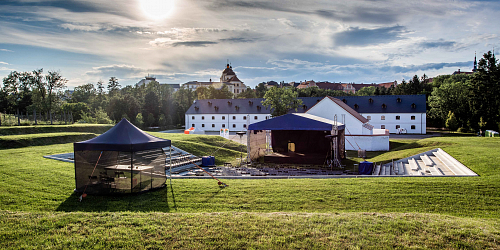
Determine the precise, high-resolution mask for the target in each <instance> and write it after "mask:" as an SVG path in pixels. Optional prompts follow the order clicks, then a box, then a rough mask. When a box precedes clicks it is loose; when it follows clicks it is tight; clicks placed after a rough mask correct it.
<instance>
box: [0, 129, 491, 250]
mask: <svg viewBox="0 0 500 250" xmlns="http://www.w3.org/2000/svg"><path fill="white" fill-rule="evenodd" d="M152 134H154V135H155V136H159V137H163V138H168V139H171V140H172V143H173V145H175V146H179V147H180V148H183V149H185V150H188V151H190V152H193V153H195V154H198V155H208V154H210V153H212V152H214V151H215V150H217V148H219V146H220V145H221V144H223V143H226V141H225V139H223V138H220V137H217V136H199V135H181V134H161V133H152ZM55 135H56V134H54V136H55ZM33 136H35V135H33ZM33 136H32V137H33ZM36 136H41V137H43V136H47V135H36ZM36 136H35V137H36ZM55 137H57V136H55ZM228 145H229V149H221V150H219V151H217V153H215V157H216V159H218V160H219V162H224V161H229V160H231V159H234V158H236V157H239V152H238V151H237V150H238V149H239V146H238V144H235V143H231V142H229V143H228ZM391 146H392V147H393V149H392V150H391V151H390V152H376V153H371V154H370V157H372V159H371V160H374V161H377V162H381V161H390V160H391V159H399V158H403V157H406V156H409V155H413V154H416V153H419V152H423V151H427V150H429V149H432V148H435V147H441V148H443V149H444V150H445V151H447V152H448V153H450V154H451V155H452V156H454V157H455V158H456V159H458V160H459V161H461V162H462V163H464V164H465V165H466V166H468V167H470V168H471V169H472V170H473V171H475V172H476V173H478V174H479V175H480V176H479V177H460V178H458V177H456V178H454V177H442V178H415V177H403V178H357V179H356V178H349V179H290V180H225V182H226V183H227V184H229V187H227V188H219V187H218V185H217V184H216V182H215V181H213V180H208V179H204V180H195V179H185V180H179V179H174V180H172V185H171V186H170V185H169V186H168V188H166V189H162V190H158V191H155V192H149V193H145V194H141V195H130V196H118V197H109V196H90V195H89V196H88V197H87V198H86V199H84V201H83V202H78V196H77V195H75V194H74V193H73V189H74V166H73V164H70V163H64V162H58V161H54V160H49V159H44V158H42V156H43V155H48V154H56V153H66V152H71V151H72V144H71V143H66V144H53V145H47V146H30V147H23V148H11V149H3V150H0V159H1V160H0V178H1V180H2V184H1V185H0V211H1V212H0V246H1V247H2V248H98V249H99V248H105V249H108V248H133V249H146V248H170V247H179V248H190V249H199V248H223V249H241V248H267V249H268V248H286V249H289V248H354V249H356V248H368V249H379V248H439V249H443V248H448V249H454V248H456V249H460V248H467V249H485V248H489V249H497V248H500V243H499V242H500V220H498V218H499V216H500V164H499V163H498V162H497V159H500V151H499V150H495V149H498V148H500V138H478V137H467V136H459V137H452V136H448V137H435V138H428V139H424V140H392V141H391ZM349 155H351V153H349ZM351 160H353V161H356V160H358V159H356V158H351ZM167 183H170V182H169V181H167ZM33 246H36V247H33Z"/></svg>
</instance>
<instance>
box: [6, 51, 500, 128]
mask: <svg viewBox="0 0 500 250" xmlns="http://www.w3.org/2000/svg"><path fill="white" fill-rule="evenodd" d="M499 67H500V65H499V64H498V62H497V60H496V58H495V55H494V54H492V53H491V52H488V53H485V54H484V55H483V58H481V59H480V60H479V63H478V69H477V71H476V72H475V73H474V74H471V75H468V74H457V75H443V76H438V77H435V78H434V79H432V81H430V79H429V78H428V77H427V76H426V75H425V74H424V75H423V76H422V77H419V76H417V75H415V76H414V77H413V78H412V79H410V80H409V81H408V82H406V81H405V80H403V81H402V82H401V83H400V84H397V85H396V86H391V87H390V88H385V87H376V86H369V87H364V88H362V89H360V90H359V91H357V92H356V93H354V94H353V93H345V92H343V91H340V90H328V89H320V88H318V87H308V88H303V89H297V88H295V87H285V88H279V87H272V88H267V87H266V86H265V85H264V83H259V84H258V85H257V86H256V87H255V89H252V88H250V87H248V88H247V89H246V91H244V92H242V93H240V94H239V95H238V96H237V98H265V99H266V100H265V101H264V104H265V105H270V106H272V108H273V110H275V111H276V113H275V114H274V113H273V115H279V114H281V113H283V112H286V111H287V110H289V109H292V108H295V107H298V106H300V105H301V103H300V102H299V101H297V98H298V97H323V96H346V95H358V96H367V95H414V94H425V95H426V96H427V117H428V119H427V123H428V125H427V126H428V127H445V126H446V127H448V128H449V129H451V130H457V129H458V130H461V131H479V130H485V129H493V130H498V129H499V126H500V124H499V122H500V71H499ZM66 83H67V80H66V79H65V78H64V77H62V76H61V74H60V73H59V72H56V71H48V72H47V74H43V70H42V69H39V70H34V71H31V72H16V71H13V72H11V73H10V74H9V75H8V76H7V77H5V78H4V79H3V87H2V89H1V91H0V105H1V106H0V112H4V113H10V114H14V113H15V114H16V115H17V117H19V115H20V114H21V116H22V114H23V113H24V114H28V113H31V116H32V117H34V118H35V117H40V118H43V119H45V120H49V121H50V122H51V123H52V118H53V116H54V114H56V113H57V114H60V116H61V117H63V115H64V117H66V116H67V115H68V116H70V117H71V118H72V120H74V121H79V122H88V123H113V122H118V121H119V120H121V119H122V118H127V119H128V120H129V121H131V122H132V123H134V124H135V125H137V126H140V127H179V126H181V125H182V124H184V114H185V112H186V111H187V109H188V108H189V107H190V106H191V104H192V103H193V101H194V100H196V99H229V98H234V97H235V96H234V95H233V93H231V91H229V89H228V87H227V85H223V86H222V87H221V88H220V89H215V88H214V87H212V86H210V87H198V88H197V89H196V90H194V91H193V90H191V89H188V88H185V87H184V86H182V87H181V88H180V89H179V90H177V91H174V89H172V88H171V87H170V86H169V85H168V84H160V83H158V82H156V81H151V82H149V83H147V84H136V85H128V86H125V87H123V88H122V87H121V85H120V83H119V81H118V79H117V78H116V77H110V79H109V80H108V83H107V84H105V83H104V82H103V81H98V82H97V83H96V84H95V85H94V84H92V83H88V84H85V85H81V86H78V87H75V89H74V91H73V93H71V94H70V91H68V90H65V88H66ZM274 106H275V107H274ZM0 122H1V120H0ZM18 124H20V120H19V118H18Z"/></svg>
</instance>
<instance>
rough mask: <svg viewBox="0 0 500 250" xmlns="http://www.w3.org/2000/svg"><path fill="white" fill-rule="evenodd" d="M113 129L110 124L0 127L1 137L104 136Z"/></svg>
mask: <svg viewBox="0 0 500 250" xmlns="http://www.w3.org/2000/svg"><path fill="white" fill-rule="evenodd" d="M111 127H113V125H109V124H72V125H36V126H0V135H23V134H38V133H60V132H87V133H95V134H102V133H104V132H106V131H108V130H109V129H110V128H111Z"/></svg>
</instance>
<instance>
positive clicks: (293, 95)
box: [262, 87, 302, 116]
mask: <svg viewBox="0 0 500 250" xmlns="http://www.w3.org/2000/svg"><path fill="white" fill-rule="evenodd" d="M297 97H298V93H297V92H295V91H293V89H292V88H290V87H288V88H278V87H272V88H270V89H269V90H267V92H266V94H265V95H264V98H265V100H264V101H262V105H264V106H268V107H269V108H270V109H271V115H272V116H280V115H284V114H286V113H287V112H288V111H289V110H295V111H297V108H298V107H299V106H301V105H302V100H300V99H297Z"/></svg>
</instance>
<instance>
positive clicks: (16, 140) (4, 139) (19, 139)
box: [0, 132, 97, 149]
mask: <svg viewBox="0 0 500 250" xmlns="http://www.w3.org/2000/svg"><path fill="white" fill-rule="evenodd" d="M96 136H97V134H94V133H81V132H63V133H44V134H25V135H4V136H0V149H8V148H21V147H29V146H42V145H52V144H61V143H68V142H76V141H83V140H88V139H91V138H94V137H96Z"/></svg>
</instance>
